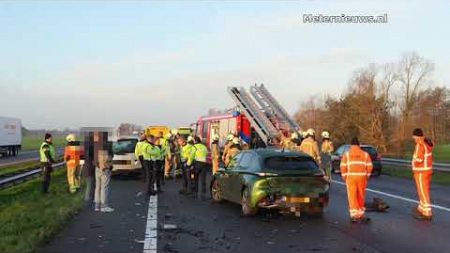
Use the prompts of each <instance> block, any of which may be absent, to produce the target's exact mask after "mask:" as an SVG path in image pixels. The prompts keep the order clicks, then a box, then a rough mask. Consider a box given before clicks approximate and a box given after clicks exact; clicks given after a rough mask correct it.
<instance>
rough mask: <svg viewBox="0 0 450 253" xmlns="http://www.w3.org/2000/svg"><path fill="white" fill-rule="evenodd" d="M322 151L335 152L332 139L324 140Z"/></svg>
mask: <svg viewBox="0 0 450 253" xmlns="http://www.w3.org/2000/svg"><path fill="white" fill-rule="evenodd" d="M320 151H321V152H322V153H326V154H331V153H333V152H334V146H333V142H331V141H330V140H324V141H323V142H322V147H321V149H320Z"/></svg>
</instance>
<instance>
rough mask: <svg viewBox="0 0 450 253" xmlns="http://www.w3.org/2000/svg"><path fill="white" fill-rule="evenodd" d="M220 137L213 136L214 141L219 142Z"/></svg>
mask: <svg viewBox="0 0 450 253" xmlns="http://www.w3.org/2000/svg"><path fill="white" fill-rule="evenodd" d="M219 138H220V137H219V135H218V134H213V136H212V140H213V141H218V140H219Z"/></svg>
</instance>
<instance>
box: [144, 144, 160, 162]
mask: <svg viewBox="0 0 450 253" xmlns="http://www.w3.org/2000/svg"><path fill="white" fill-rule="evenodd" d="M141 148H142V150H143V153H142V155H143V157H144V160H146V161H151V160H153V159H152V158H154V157H155V154H156V153H157V152H158V151H156V150H155V146H153V145H152V144H150V143H148V142H147V141H145V142H144V143H143V144H142V146H141Z"/></svg>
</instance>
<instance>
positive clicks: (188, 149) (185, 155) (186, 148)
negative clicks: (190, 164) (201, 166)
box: [180, 143, 194, 162]
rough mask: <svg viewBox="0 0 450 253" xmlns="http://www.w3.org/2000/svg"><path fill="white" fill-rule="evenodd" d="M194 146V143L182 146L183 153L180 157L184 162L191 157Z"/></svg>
mask: <svg viewBox="0 0 450 253" xmlns="http://www.w3.org/2000/svg"><path fill="white" fill-rule="evenodd" d="M193 148H194V145H192V144H189V143H188V144H186V145H184V146H182V147H181V154H180V158H181V161H182V162H186V161H187V160H188V159H189V156H190V154H191V150H192V149H193Z"/></svg>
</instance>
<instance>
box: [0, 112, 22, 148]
mask: <svg viewBox="0 0 450 253" xmlns="http://www.w3.org/2000/svg"><path fill="white" fill-rule="evenodd" d="M21 148H22V124H21V122H20V119H16V118H8V117H0V155H1V156H16V155H17V154H18V152H19V150H20V149H21Z"/></svg>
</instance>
